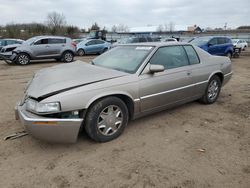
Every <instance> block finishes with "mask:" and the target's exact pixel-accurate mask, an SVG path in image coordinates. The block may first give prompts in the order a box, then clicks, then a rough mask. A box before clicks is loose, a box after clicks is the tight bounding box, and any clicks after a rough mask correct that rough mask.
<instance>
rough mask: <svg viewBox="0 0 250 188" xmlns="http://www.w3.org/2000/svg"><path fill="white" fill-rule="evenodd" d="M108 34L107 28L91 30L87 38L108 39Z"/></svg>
mask: <svg viewBox="0 0 250 188" xmlns="http://www.w3.org/2000/svg"><path fill="white" fill-rule="evenodd" d="M106 35H107V31H105V30H91V31H90V32H89V36H88V37H87V39H101V40H105V41H106V39H107V37H106Z"/></svg>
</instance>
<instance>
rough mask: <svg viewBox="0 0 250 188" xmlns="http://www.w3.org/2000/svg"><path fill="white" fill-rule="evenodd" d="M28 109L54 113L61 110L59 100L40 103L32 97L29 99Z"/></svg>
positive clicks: (27, 102)
mask: <svg viewBox="0 0 250 188" xmlns="http://www.w3.org/2000/svg"><path fill="white" fill-rule="evenodd" d="M26 109H27V110H28V111H32V112H37V113H54V112H59V111H60V103H59V102H50V103H39V102H37V101H35V100H32V99H27V101H26Z"/></svg>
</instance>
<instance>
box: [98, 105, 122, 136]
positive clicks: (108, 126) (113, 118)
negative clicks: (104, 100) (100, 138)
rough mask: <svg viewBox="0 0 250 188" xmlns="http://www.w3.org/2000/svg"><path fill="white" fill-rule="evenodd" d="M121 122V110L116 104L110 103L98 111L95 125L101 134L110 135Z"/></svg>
mask: <svg viewBox="0 0 250 188" xmlns="http://www.w3.org/2000/svg"><path fill="white" fill-rule="evenodd" d="M122 122H123V114H122V110H121V109H120V108H119V107H118V106H116V105H110V106H108V107H106V108H104V109H103V110H102V112H101V113H100V115H99V117H98V120H97V126H98V130H99V132H100V133H101V134H102V135H105V136H111V135H113V134H115V133H116V132H117V131H118V130H119V128H120V127H121V125H122Z"/></svg>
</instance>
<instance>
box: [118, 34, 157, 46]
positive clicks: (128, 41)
mask: <svg viewBox="0 0 250 188" xmlns="http://www.w3.org/2000/svg"><path fill="white" fill-rule="evenodd" d="M141 42H160V39H159V38H152V37H150V36H137V37H129V38H123V39H121V40H120V41H118V42H116V43H114V45H115V44H116V45H117V44H131V43H141Z"/></svg>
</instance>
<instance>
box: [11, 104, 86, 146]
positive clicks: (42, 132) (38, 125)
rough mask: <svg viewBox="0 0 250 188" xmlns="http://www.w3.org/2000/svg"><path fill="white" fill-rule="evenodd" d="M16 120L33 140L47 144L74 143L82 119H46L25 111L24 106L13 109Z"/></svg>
mask: <svg viewBox="0 0 250 188" xmlns="http://www.w3.org/2000/svg"><path fill="white" fill-rule="evenodd" d="M15 115H16V119H19V120H20V121H21V123H22V124H23V126H24V127H25V130H26V131H27V132H28V133H29V134H30V135H32V136H33V137H35V138H38V139H40V140H44V141H48V142H59V143H74V142H76V141H77V137H78V134H79V130H80V127H81V125H82V122H83V119H79V118H74V119H58V118H46V117H42V116H38V115H35V114H33V113H30V112H28V111H26V109H25V104H24V105H22V106H21V105H19V104H18V105H17V106H16V107H15Z"/></svg>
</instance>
